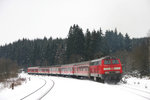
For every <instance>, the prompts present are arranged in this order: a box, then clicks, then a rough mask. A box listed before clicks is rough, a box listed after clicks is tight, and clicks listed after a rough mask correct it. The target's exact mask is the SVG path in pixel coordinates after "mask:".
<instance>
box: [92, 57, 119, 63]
mask: <svg viewBox="0 0 150 100" xmlns="http://www.w3.org/2000/svg"><path fill="white" fill-rule="evenodd" d="M103 59H117V58H116V57H112V56H105V57H102V58H99V59H94V60H91V62H95V61H100V60H103Z"/></svg>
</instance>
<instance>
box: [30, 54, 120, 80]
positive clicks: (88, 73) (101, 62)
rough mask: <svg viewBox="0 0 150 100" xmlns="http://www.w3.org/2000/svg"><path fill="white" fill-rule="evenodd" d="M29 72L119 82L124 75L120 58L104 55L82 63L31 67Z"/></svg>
mask: <svg viewBox="0 0 150 100" xmlns="http://www.w3.org/2000/svg"><path fill="white" fill-rule="evenodd" d="M28 74H47V75H60V76H71V77H88V78H90V79H94V80H95V81H101V82H104V81H115V82H119V81H120V80H121V75H122V65H121V62H120V59H118V58H115V57H110V56H107V57H103V58H100V59H95V60H91V61H85V62H80V63H73V64H66V65H58V66H55V67H54V66H47V67H43V66H41V67H29V68H28Z"/></svg>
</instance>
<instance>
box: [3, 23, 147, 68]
mask: <svg viewBox="0 0 150 100" xmlns="http://www.w3.org/2000/svg"><path fill="white" fill-rule="evenodd" d="M146 40H147V39H146V38H144V39H131V38H130V37H129V35H128V34H127V33H126V34H125V36H124V35H123V34H122V33H121V32H118V31H117V29H115V30H106V31H105V32H104V31H103V30H102V29H101V28H100V29H99V30H93V31H90V30H89V29H87V30H86V32H85V33H84V32H83V30H82V28H81V27H79V26H78V25H73V26H71V27H70V29H69V32H68V37H67V38H65V39H61V38H56V39H53V38H52V37H50V38H46V37H44V38H43V39H35V40H29V39H22V40H18V41H16V42H13V43H10V44H8V45H5V46H1V47H0V57H3V58H9V59H12V60H14V61H16V62H17V63H18V64H19V65H20V66H24V67H25V68H26V67H28V66H50V65H60V64H67V63H74V62H80V61H88V60H92V59H96V58H100V57H103V56H107V55H114V56H117V57H120V59H121V60H122V63H123V64H124V65H127V64H129V62H131V61H130V60H129V57H130V56H131V55H132V57H133V55H135V56H134V57H133V58H134V59H135V58H137V57H136V56H138V57H140V56H142V55H144V54H145V53H141V55H140V52H142V51H143V50H142V49H141V51H140V48H144V47H142V46H144V45H145V48H146V47H147V45H148V44H146V43H145V41H146ZM143 41H144V42H143ZM143 44H144V45H143ZM146 50H148V49H147V48H146ZM135 51H136V52H135ZM145 52H148V51H145ZM122 53H123V55H124V56H123V57H121V56H120V55H121V54H122ZM130 58H131V57H130ZM137 59H138V58H137ZM144 59H146V60H147V59H148V58H147V57H146V58H143V61H146V60H144ZM127 60H129V61H127ZM139 60H140V59H139ZM140 61H141V60H140ZM143 61H142V62H143ZM136 62H138V60H135V65H136V64H137V63H136ZM132 65H133V63H132V64H130V66H131V67H132ZM133 66H134V65H133ZM140 66H142V67H141V69H142V68H143V69H144V67H143V65H142V64H141V65H140ZM131 67H130V68H131ZM146 68H147V67H146ZM127 69H129V68H128V67H127ZM127 69H126V70H127ZM131 69H132V68H131ZM135 69H136V68H135Z"/></svg>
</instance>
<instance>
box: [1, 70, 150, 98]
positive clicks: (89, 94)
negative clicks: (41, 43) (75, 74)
mask: <svg viewBox="0 0 150 100" xmlns="http://www.w3.org/2000/svg"><path fill="white" fill-rule="evenodd" d="M21 77H26V79H27V81H26V82H24V83H23V84H22V85H20V86H17V87H15V88H14V90H12V89H8V88H5V89H3V90H1V91H0V100H10V99H11V100H20V99H21V98H23V97H24V96H26V95H28V94H29V93H31V92H33V91H35V90H36V89H38V88H39V87H41V86H42V85H43V84H44V83H45V81H44V80H46V81H47V85H46V86H45V87H44V88H43V89H41V90H40V92H39V93H38V92H37V93H36V94H34V95H32V96H31V97H30V98H28V99H25V100H37V98H38V97H39V96H41V95H43V94H44V93H46V91H47V90H48V89H49V88H50V87H51V86H52V84H53V82H52V81H51V80H53V81H54V82H55V85H54V87H53V88H52V90H51V91H50V92H49V93H48V94H47V95H46V96H45V97H44V98H43V99H42V100H147V99H146V98H143V97H142V96H140V95H137V94H139V93H140V91H135V90H134V91H133V90H131V89H127V88H125V87H124V86H130V87H132V88H138V89H143V90H145V91H149V92H150V90H149V83H150V80H146V79H143V80H140V79H137V80H136V79H135V78H129V79H127V84H122V83H120V84H117V85H113V84H107V83H105V84H103V83H99V82H94V81H91V80H86V79H75V78H66V77H58V76H34V75H28V74H24V73H22V74H21ZM29 77H30V81H29ZM135 81H136V82H138V81H140V86H138V85H137V84H133V83H134V82H135ZM145 84H147V87H148V88H144V85H145ZM140 94H141V95H143V94H142V93H140ZM144 95H145V94H144ZM37 96H38V97H37Z"/></svg>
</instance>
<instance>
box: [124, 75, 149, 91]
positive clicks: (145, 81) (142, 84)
mask: <svg viewBox="0 0 150 100" xmlns="http://www.w3.org/2000/svg"><path fill="white" fill-rule="evenodd" d="M125 80H126V81H127V85H130V86H134V87H138V88H141V89H143V88H145V89H149V90H150V78H149V77H145V78H136V77H129V78H127V79H125Z"/></svg>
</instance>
